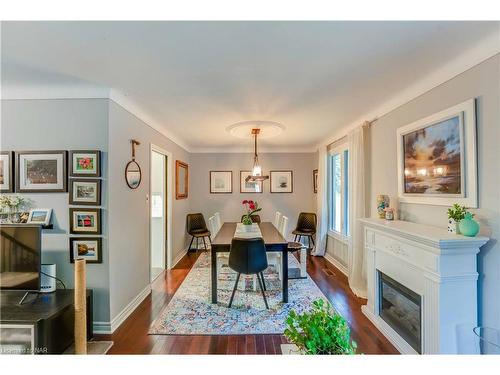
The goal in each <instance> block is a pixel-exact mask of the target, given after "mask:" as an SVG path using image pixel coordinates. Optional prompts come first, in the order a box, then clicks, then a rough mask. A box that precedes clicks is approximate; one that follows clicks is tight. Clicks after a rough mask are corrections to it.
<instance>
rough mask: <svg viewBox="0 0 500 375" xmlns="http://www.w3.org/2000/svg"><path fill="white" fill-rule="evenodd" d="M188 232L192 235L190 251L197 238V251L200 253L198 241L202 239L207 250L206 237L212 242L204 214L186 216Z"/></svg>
mask: <svg viewBox="0 0 500 375" xmlns="http://www.w3.org/2000/svg"><path fill="white" fill-rule="evenodd" d="M186 230H187V232H188V234H190V235H191V242H190V243H189V247H188V251H191V245H192V244H193V240H194V239H195V238H196V250H197V251H198V247H199V246H198V241H199V239H200V238H201V239H202V240H203V246H204V247H205V250H207V245H206V243H205V237H208V241H209V242H211V240H210V231H209V230H208V228H207V224H206V223H205V218H204V217H203V214H201V213H196V214H188V215H187V216H186Z"/></svg>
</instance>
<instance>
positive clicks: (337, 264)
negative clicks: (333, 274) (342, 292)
mask: <svg viewBox="0 0 500 375" xmlns="http://www.w3.org/2000/svg"><path fill="white" fill-rule="evenodd" d="M324 257H325V259H326V260H327V261H329V262H330V263H331V264H333V265H334V266H335V267H336V268H338V269H339V270H340V272H342V273H343V274H344V275H346V276H347V267H346V266H345V265H343V264H342V263H340V262H339V261H338V260H337V259H335V258H334V257H333V256H331V255H330V254H328V253H325V255H324Z"/></svg>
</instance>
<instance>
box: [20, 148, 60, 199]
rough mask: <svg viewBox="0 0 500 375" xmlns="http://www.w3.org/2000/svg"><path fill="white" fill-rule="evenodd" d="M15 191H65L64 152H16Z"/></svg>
mask: <svg viewBox="0 0 500 375" xmlns="http://www.w3.org/2000/svg"><path fill="white" fill-rule="evenodd" d="M14 155H15V162H16V173H15V174H16V176H15V177H16V191H17V192H18V193H49V192H54V193H56V192H66V191H67V189H68V188H67V170H66V151H16V152H15V153H14Z"/></svg>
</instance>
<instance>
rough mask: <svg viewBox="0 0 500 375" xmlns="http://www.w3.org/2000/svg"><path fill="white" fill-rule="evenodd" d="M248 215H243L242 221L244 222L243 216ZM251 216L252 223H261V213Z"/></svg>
mask: <svg viewBox="0 0 500 375" xmlns="http://www.w3.org/2000/svg"><path fill="white" fill-rule="evenodd" d="M245 216H246V215H243V216H242V217H241V220H240V222H243V218H244V217H245ZM250 218H251V219H252V223H260V216H259V215H252V216H250Z"/></svg>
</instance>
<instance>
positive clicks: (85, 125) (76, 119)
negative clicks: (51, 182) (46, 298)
mask: <svg viewBox="0 0 500 375" xmlns="http://www.w3.org/2000/svg"><path fill="white" fill-rule="evenodd" d="M1 104H2V124H1V149H2V151H4V150H5V151H23V150H24V151H28V150H82V149H84V150H92V149H98V150H101V151H102V154H101V157H102V160H101V161H102V192H101V194H102V196H101V202H102V209H103V212H102V213H103V216H102V225H103V226H102V230H103V231H102V233H103V234H102V238H103V243H102V251H103V257H102V259H103V262H102V264H88V265H87V285H88V287H89V288H92V289H93V290H94V321H109V258H108V243H107V238H108V236H107V232H108V231H107V214H108V211H107V207H108V179H107V175H108V152H107V151H108V132H107V123H108V102H107V100H105V99H71V100H2V102H1ZM25 196H26V197H28V198H30V199H31V200H32V201H33V202H34V206H35V207H39V208H52V209H53V212H52V223H53V224H54V229H53V230H44V231H43V235H42V249H43V250H42V262H43V263H55V264H56V265H57V276H58V277H59V278H61V279H62V280H63V281H64V283H65V284H66V286H67V287H68V288H71V287H72V286H73V264H71V263H70V260H69V259H70V258H69V205H68V198H69V197H68V193H30V194H25ZM74 236H76V235H74Z"/></svg>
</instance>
